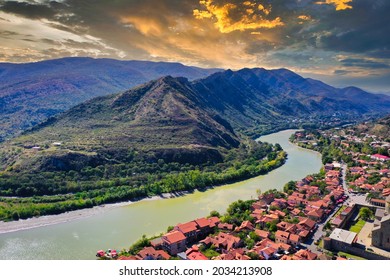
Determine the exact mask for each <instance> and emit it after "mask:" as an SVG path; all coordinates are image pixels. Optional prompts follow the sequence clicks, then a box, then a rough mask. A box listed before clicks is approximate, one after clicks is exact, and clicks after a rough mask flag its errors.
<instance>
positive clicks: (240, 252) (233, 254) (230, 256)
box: [215, 248, 251, 261]
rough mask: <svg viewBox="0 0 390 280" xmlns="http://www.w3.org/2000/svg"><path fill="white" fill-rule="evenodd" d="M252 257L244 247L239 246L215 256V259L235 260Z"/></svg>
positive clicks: (244, 259)
mask: <svg viewBox="0 0 390 280" xmlns="http://www.w3.org/2000/svg"><path fill="white" fill-rule="evenodd" d="M250 259H251V258H250V257H248V256H247V255H245V250H244V249H243V248H238V249H234V250H231V251H229V252H227V253H226V254H221V255H219V256H218V257H216V258H215V260H224V261H233V260H242V261H246V260H250Z"/></svg>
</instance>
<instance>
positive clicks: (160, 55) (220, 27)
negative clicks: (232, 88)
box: [0, 0, 390, 91]
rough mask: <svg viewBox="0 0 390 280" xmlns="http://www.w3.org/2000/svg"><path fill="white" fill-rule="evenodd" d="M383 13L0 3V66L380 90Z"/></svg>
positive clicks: (362, 4)
mask: <svg viewBox="0 0 390 280" xmlns="http://www.w3.org/2000/svg"><path fill="white" fill-rule="evenodd" d="M389 13H390V1H387V0H377V1H372V0H352V1H351V0H291V1H280V0H202V1H199V0H145V1H129V0H116V1H106V0H83V1H79V0H57V1H52V0H25V1H23V0H17V1H16V0H14V1H7V0H0V40H1V44H0V60H1V61H9V62H26V61H36V60H43V59H51V58H56V57H62V56H92V57H111V58H119V59H140V60H154V61H160V60H163V61H177V62H181V63H184V64H188V65H196V66H201V67H222V68H231V69H238V68H243V67H266V68H280V67H286V68H290V69H292V70H294V71H298V72H299V73H301V74H303V75H304V76H311V77H325V80H327V81H328V82H329V81H332V79H333V80H334V81H336V80H337V84H338V85H341V84H342V81H346V82H351V81H354V82H355V81H359V83H362V82H361V81H363V82H364V81H367V79H369V78H370V77H371V78H372V81H374V80H375V83H374V82H371V83H367V85H369V86H370V87H372V86H373V85H377V86H378V87H380V86H382V87H388V82H387V81H389V80H390V74H389V71H390V69H389V65H390V50H389V46H390V36H388V34H390V25H389V24H388V14H389ZM341 79H342V80H341ZM354 79H356V80H354ZM358 79H359V80H358ZM380 81H382V82H380ZM387 91H390V89H389V90H387Z"/></svg>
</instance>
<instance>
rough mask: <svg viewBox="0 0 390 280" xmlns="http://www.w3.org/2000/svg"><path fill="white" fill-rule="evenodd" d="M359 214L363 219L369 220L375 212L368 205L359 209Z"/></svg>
mask: <svg viewBox="0 0 390 280" xmlns="http://www.w3.org/2000/svg"><path fill="white" fill-rule="evenodd" d="M359 216H360V218H361V219H362V220H365V221H367V220H368V219H370V218H371V217H373V216H374V213H373V212H372V211H371V210H370V208H368V207H362V208H361V209H360V211H359Z"/></svg>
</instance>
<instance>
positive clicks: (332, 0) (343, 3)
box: [316, 0, 352, 11]
mask: <svg viewBox="0 0 390 280" xmlns="http://www.w3.org/2000/svg"><path fill="white" fill-rule="evenodd" d="M350 3H352V0H326V1H325V2H321V1H319V2H316V4H331V5H334V6H335V7H336V11H340V10H347V9H352V6H351V5H350Z"/></svg>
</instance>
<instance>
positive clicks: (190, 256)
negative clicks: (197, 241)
mask: <svg viewBox="0 0 390 280" xmlns="http://www.w3.org/2000/svg"><path fill="white" fill-rule="evenodd" d="M186 259H187V260H192V261H203V260H208V258H207V257H206V256H205V255H203V254H202V253H201V252H199V248H198V246H195V245H194V246H192V247H191V248H190V249H188V250H187V251H186Z"/></svg>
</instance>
